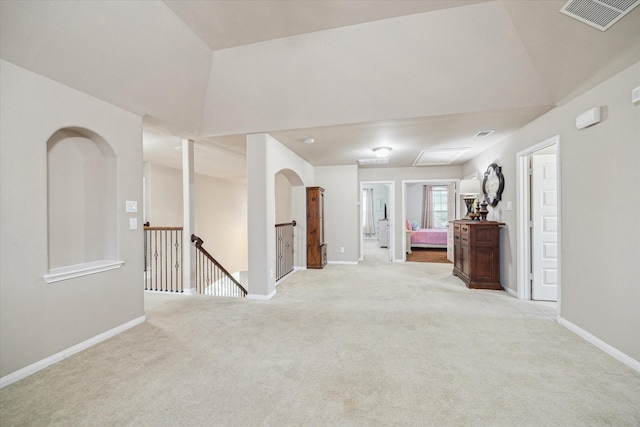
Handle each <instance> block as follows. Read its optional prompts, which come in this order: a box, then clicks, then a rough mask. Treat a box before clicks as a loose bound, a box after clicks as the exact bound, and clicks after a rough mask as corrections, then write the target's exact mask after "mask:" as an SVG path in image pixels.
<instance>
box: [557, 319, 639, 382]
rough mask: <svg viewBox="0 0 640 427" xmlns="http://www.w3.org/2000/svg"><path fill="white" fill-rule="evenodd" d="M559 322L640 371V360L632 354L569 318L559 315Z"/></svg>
mask: <svg viewBox="0 0 640 427" xmlns="http://www.w3.org/2000/svg"><path fill="white" fill-rule="evenodd" d="M558 323H559V324H561V325H562V326H564V327H565V328H567V329H569V330H570V331H571V332H573V333H574V334H576V335H578V336H579V337H580V338H582V339H584V340H586V341H588V342H590V343H591V344H593V345H595V346H596V347H598V348H599V349H600V350H602V351H604V352H605V353H607V354H608V355H609V356H611V357H613V358H614V359H616V360H617V361H619V362H622V363H624V364H625V365H627V366H628V367H630V368H631V369H633V370H635V371H636V372H640V362H639V361H637V360H635V359H633V358H631V357H630V356H628V355H626V354H624V353H623V352H621V351H620V350H618V349H617V348H615V347H612V346H611V345H609V344H607V343H606V342H604V341H602V340H601V339H600V338H597V337H595V336H593V335H591V334H590V333H589V332H587V331H585V330H584V329H582V328H581V327H579V326H576V325H574V324H573V323H571V322H569V321H568V320H567V319H564V318H562V317H560V316H558Z"/></svg>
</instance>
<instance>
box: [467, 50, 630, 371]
mask: <svg viewBox="0 0 640 427" xmlns="http://www.w3.org/2000/svg"><path fill="white" fill-rule="evenodd" d="M638 86H640V63H636V64H635V65H633V66H631V67H630V68H628V69H626V70H625V71H623V72H621V73H619V74H618V75H616V76H614V77H612V78H610V79H609V80H607V81H605V82H603V83H602V84H600V85H598V86H596V87H594V88H593V89H591V90H589V91H587V92H586V93H584V94H583V95H581V96H579V97H577V98H576V99H574V100H572V101H570V102H568V103H567V104H565V105H562V106H560V107H557V108H555V109H554V110H551V111H550V112H548V113H546V114H545V115H543V116H541V117H539V118H538V119H536V120H534V121H533V122H531V123H529V124H528V125H527V126H525V127H523V128H522V129H520V130H519V131H517V132H516V133H514V134H513V135H511V136H510V137H508V138H507V139H505V140H503V141H501V142H500V143H499V144H497V145H496V146H494V147H492V148H491V149H490V150H488V151H486V152H484V153H482V154H481V155H480V156H478V157H477V158H475V159H473V160H472V161H471V162H469V163H467V164H465V165H464V172H465V173H472V172H474V171H478V172H481V173H483V172H484V171H485V170H486V168H487V166H489V164H491V163H493V162H496V163H498V165H500V166H502V173H503V174H504V177H505V189H504V193H503V196H502V202H500V204H499V205H498V207H497V209H495V210H493V211H492V212H491V214H490V215H492V216H493V218H495V219H498V220H501V221H503V222H505V223H506V227H504V230H503V231H502V234H506V235H505V236H504V238H503V239H501V243H502V247H501V256H500V262H501V264H502V270H501V282H502V284H503V286H508V287H509V289H511V290H512V291H513V292H515V291H516V288H517V281H516V274H517V271H516V267H517V266H516V248H517V233H516V227H517V218H516V214H517V213H516V211H515V210H513V211H507V210H506V209H505V206H506V203H507V202H510V201H511V202H513V205H514V207H515V205H516V203H515V202H516V156H517V153H518V152H520V151H523V150H525V149H527V148H529V147H532V146H534V145H536V144H538V143H540V142H543V141H545V140H547V139H549V138H551V137H554V136H556V135H559V138H560V144H559V155H560V171H559V172H560V181H559V182H560V210H561V211H560V215H561V218H560V224H561V229H560V232H561V234H560V236H559V238H560V242H561V281H560V308H561V313H560V316H561V317H562V318H563V319H565V320H567V321H569V322H571V323H572V324H574V325H576V326H577V327H578V328H581V329H582V330H584V331H586V332H587V333H588V334H591V335H592V336H595V337H596V338H598V339H600V340H601V341H603V342H605V343H607V344H608V345H610V346H612V347H614V348H616V349H617V350H619V351H621V352H623V353H624V354H626V355H627V356H629V357H631V358H633V359H634V360H636V361H640V333H638V326H639V325H640V310H638V301H640V286H638V277H640V263H638V259H637V257H638V254H639V253H640V239H638V236H640V223H639V222H638V221H635V220H634V219H633V218H631V217H630V216H629V213H634V212H638V211H639V210H640V199H639V198H637V197H634V196H633V195H634V194H636V193H637V191H636V190H637V186H638V182H640V168H638V160H639V159H640V104H636V105H633V104H632V103H631V91H632V89H634V88H637V87H638ZM593 107H601V108H602V120H601V122H600V123H598V124H596V125H594V126H591V127H588V128H584V129H581V130H578V129H576V126H575V120H576V117H577V116H578V115H579V114H580V113H582V112H584V111H587V110H588V109H590V108H593Z"/></svg>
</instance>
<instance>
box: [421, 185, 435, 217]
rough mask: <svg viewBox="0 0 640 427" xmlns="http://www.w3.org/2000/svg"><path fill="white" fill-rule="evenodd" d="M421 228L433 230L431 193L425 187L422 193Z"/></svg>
mask: <svg viewBox="0 0 640 427" xmlns="http://www.w3.org/2000/svg"><path fill="white" fill-rule="evenodd" d="M420 227H421V228H433V191H432V188H431V186H430V185H425V186H424V189H423V191H422V223H421V224H420Z"/></svg>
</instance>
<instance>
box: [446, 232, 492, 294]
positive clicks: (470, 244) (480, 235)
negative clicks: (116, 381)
mask: <svg viewBox="0 0 640 427" xmlns="http://www.w3.org/2000/svg"><path fill="white" fill-rule="evenodd" d="M452 223H453V242H454V247H453V251H454V262H453V274H454V276H458V277H459V278H460V279H462V281H463V282H465V283H466V284H467V287H468V288H474V289H495V290H500V289H502V285H500V226H501V225H504V224H502V223H499V222H495V221H467V220H456V221H452Z"/></svg>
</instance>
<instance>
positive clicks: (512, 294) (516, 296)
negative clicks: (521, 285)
mask: <svg viewBox="0 0 640 427" xmlns="http://www.w3.org/2000/svg"><path fill="white" fill-rule="evenodd" d="M502 289H504V291H505V292H506V293H508V294H509V295H511V296H512V297H514V298H518V292H516V291H513V290H511V289H509V288H508V287H507V288H505V287H503V288H502Z"/></svg>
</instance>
